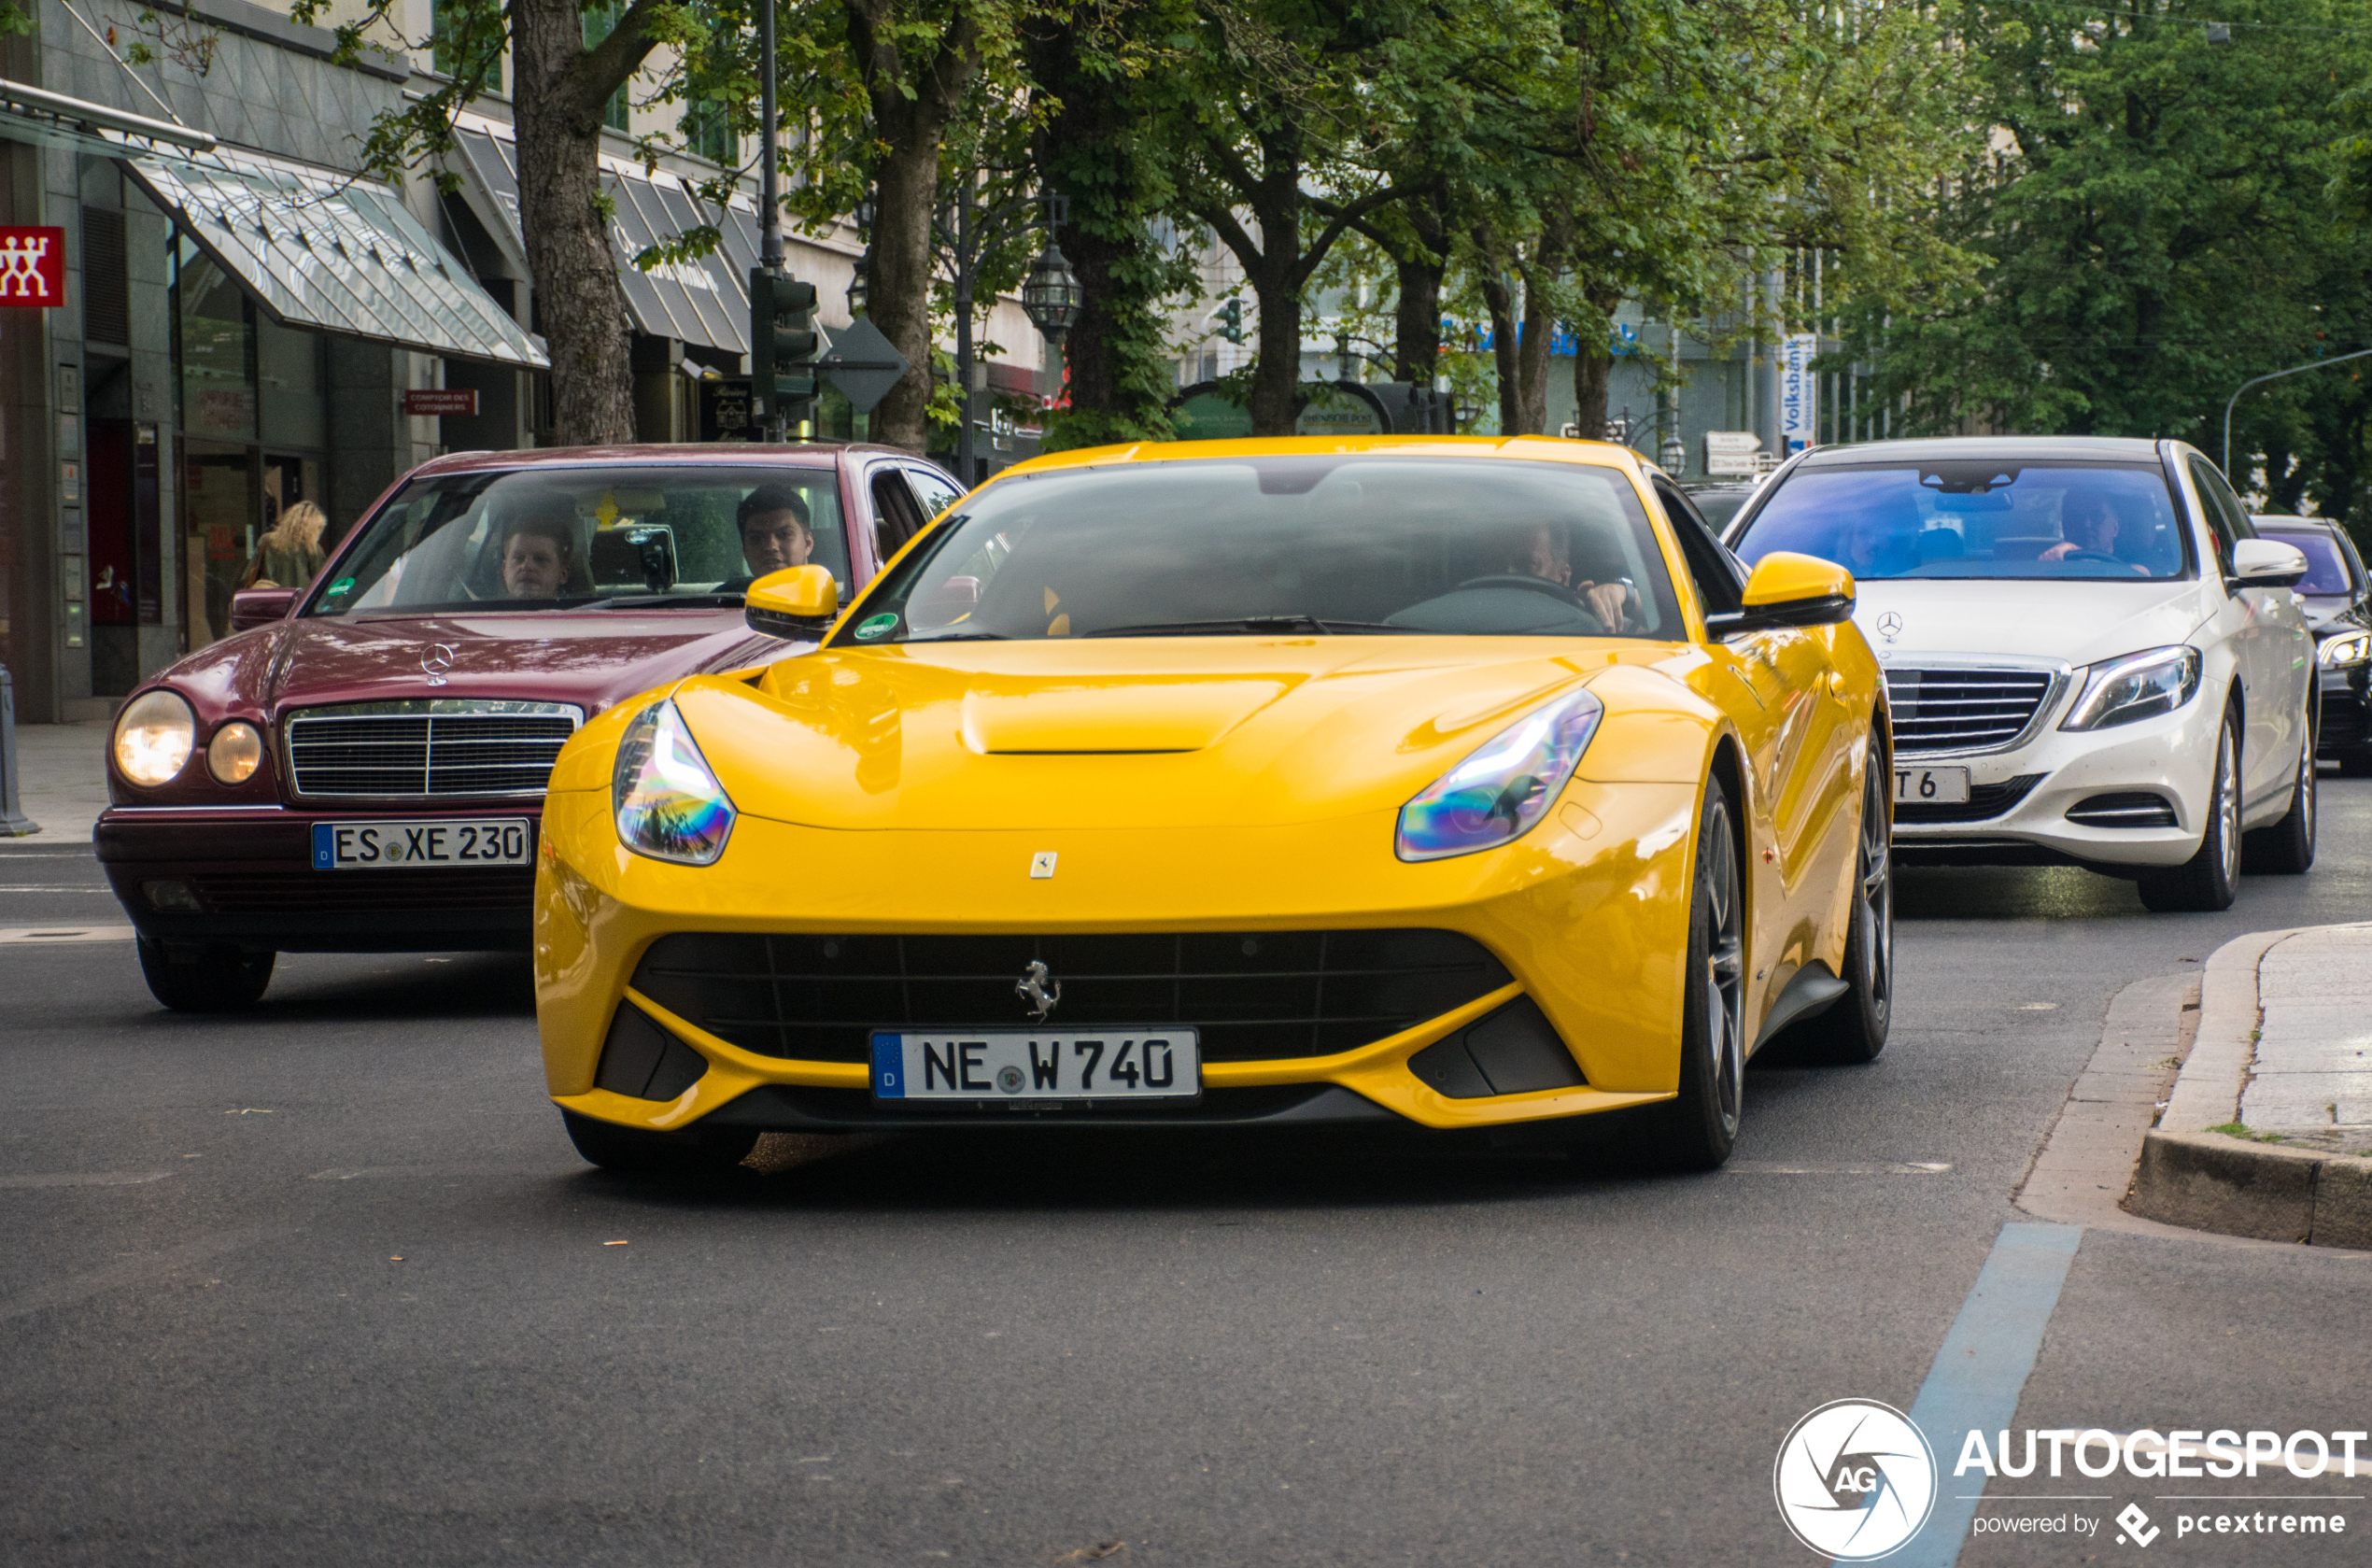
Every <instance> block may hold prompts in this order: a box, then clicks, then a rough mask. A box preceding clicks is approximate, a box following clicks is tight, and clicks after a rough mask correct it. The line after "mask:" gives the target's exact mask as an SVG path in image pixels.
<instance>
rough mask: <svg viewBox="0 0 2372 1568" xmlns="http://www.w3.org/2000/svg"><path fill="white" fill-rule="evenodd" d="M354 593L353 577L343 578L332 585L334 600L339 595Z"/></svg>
mask: <svg viewBox="0 0 2372 1568" xmlns="http://www.w3.org/2000/svg"><path fill="white" fill-rule="evenodd" d="M353 591H354V579H353V578H351V577H341V578H339V579H338V580H337V581H336V582H334V583H332V584H331V585H330V594H331V597H332V598H335V597H336V596H337V595H339V594H342V593H352V592H353Z"/></svg>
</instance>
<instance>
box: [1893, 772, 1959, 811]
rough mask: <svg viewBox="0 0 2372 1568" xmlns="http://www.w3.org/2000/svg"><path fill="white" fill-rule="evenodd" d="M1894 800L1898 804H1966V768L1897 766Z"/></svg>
mask: <svg viewBox="0 0 2372 1568" xmlns="http://www.w3.org/2000/svg"><path fill="white" fill-rule="evenodd" d="M1894 803H1895V804H1896V805H1898V806H1965V805H1967V804H1968V803H1969V770H1967V769H1966V768H1897V769H1896V770H1894Z"/></svg>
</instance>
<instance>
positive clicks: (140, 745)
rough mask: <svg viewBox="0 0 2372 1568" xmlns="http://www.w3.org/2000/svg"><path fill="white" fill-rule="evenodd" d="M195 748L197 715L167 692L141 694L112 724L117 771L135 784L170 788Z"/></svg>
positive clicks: (180, 700)
mask: <svg viewBox="0 0 2372 1568" xmlns="http://www.w3.org/2000/svg"><path fill="white" fill-rule="evenodd" d="M197 744H198V719H197V715H196V714H195V713H191V712H190V705H189V704H188V703H187V702H184V701H183V700H182V699H180V698H179V697H178V696H176V695H175V694H174V693H172V692H169V691H150V692H143V693H142V694H141V695H139V696H138V697H135V698H134V699H132V700H131V701H129V702H127V703H125V704H124V705H123V713H121V714H120V716H119V717H118V718H117V719H116V721H115V765H116V769H117V770H118V771H120V773H122V774H123V776H124V777H125V778H127V779H130V780H131V781H132V782H133V783H134V784H171V783H172V782H173V781H174V780H175V779H176V778H178V777H180V776H181V769H182V767H183V766H184V765H185V764H186V763H188V761H189V760H190V754H191V752H192V751H195V750H196V749H197Z"/></svg>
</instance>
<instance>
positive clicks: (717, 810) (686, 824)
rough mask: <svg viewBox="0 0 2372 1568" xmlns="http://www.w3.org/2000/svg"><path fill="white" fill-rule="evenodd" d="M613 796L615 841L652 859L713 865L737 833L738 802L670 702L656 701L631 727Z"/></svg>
mask: <svg viewBox="0 0 2372 1568" xmlns="http://www.w3.org/2000/svg"><path fill="white" fill-rule="evenodd" d="M610 797H611V799H612V801H613V803H614V805H615V807H616V810H617V836H618V837H619V838H620V839H621V840H623V841H625V843H626V846H627V848H628V849H630V850H633V851H635V852H636V853H637V854H640V855H649V856H650V857H651V858H652V859H654V860H672V861H675V862H676V863H677V864H679V865H685V866H708V865H713V864H714V863H715V860H716V857H717V856H718V855H723V854H724V853H725V841H726V839H727V836H729V835H730V834H731V833H732V831H733V818H734V814H735V813H734V811H733V802H732V801H731V800H729V799H727V798H726V794H725V786H724V785H723V784H718V783H717V782H716V775H715V774H714V773H713V772H711V771H709V766H708V760H707V759H706V758H705V757H703V756H700V748H699V746H698V745H696V744H694V743H693V741H692V732H691V730H690V729H688V728H687V727H685V723H684V715H683V714H682V713H678V712H676V709H675V704H674V703H672V702H665V701H661V702H654V703H652V704H651V705H650V706H649V707H647V708H645V709H643V710H642V712H641V713H637V714H635V715H634V718H633V720H632V721H631V722H630V723H628V725H627V727H626V735H625V737H624V739H622V740H620V741H619V742H618V743H617V768H616V770H615V771H614V772H613V773H612V774H611V775H610Z"/></svg>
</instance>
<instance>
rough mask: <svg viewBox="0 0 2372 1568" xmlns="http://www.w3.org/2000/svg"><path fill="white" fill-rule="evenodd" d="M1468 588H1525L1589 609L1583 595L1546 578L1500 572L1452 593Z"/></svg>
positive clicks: (1474, 579)
mask: <svg viewBox="0 0 2372 1568" xmlns="http://www.w3.org/2000/svg"><path fill="white" fill-rule="evenodd" d="M1468 588H1523V589H1525V590H1527V591H1529V592H1532V593H1538V594H1546V595H1547V596H1548V597H1549V598H1550V599H1553V600H1557V601H1559V602H1560V603H1563V604H1570V605H1572V606H1573V607H1574V609H1576V610H1588V609H1589V606H1588V605H1587V604H1584V603H1583V602H1582V601H1581V595H1579V594H1577V593H1575V592H1574V591H1573V589H1571V588H1569V587H1567V586H1564V585H1563V584H1562V583H1552V582H1550V581H1548V580H1547V579H1546V577H1527V576H1525V575H1524V574H1523V573H1522V572H1493V573H1492V574H1490V576H1488V577H1469V578H1467V579H1466V580H1465V581H1464V582H1462V583H1461V584H1459V585H1458V586H1457V587H1456V588H1454V589H1452V590H1451V591H1452V592H1455V593H1463V592H1465V591H1466V590H1467V589H1468ZM1595 613H1596V612H1594V611H1592V612H1591V614H1595Z"/></svg>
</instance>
